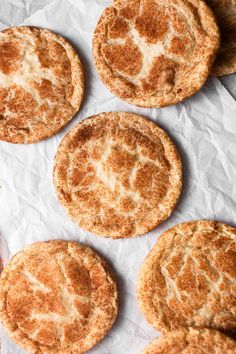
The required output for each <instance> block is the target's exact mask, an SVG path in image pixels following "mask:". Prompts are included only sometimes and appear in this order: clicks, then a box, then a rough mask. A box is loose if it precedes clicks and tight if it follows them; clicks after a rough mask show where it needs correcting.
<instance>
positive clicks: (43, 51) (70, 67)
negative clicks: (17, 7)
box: [0, 27, 84, 144]
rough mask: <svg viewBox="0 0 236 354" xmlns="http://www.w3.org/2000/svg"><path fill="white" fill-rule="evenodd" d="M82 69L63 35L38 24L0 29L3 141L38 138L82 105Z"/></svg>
mask: <svg viewBox="0 0 236 354" xmlns="http://www.w3.org/2000/svg"><path fill="white" fill-rule="evenodd" d="M83 95H84V74H83V69H82V65H81V62H80V59H79V57H78V54H77V53H76V52H75V50H74V49H73V47H72V46H71V44H70V43H69V42H68V41H67V40H65V39H64V38H63V37H61V36H59V35H57V34H55V33H53V32H51V31H48V30H46V29H40V28H35V27H12V28H9V29H6V30H4V31H2V32H0V140H4V141H7V142H11V143H18V144H25V143H35V142H38V141H40V140H42V139H45V138H48V137H50V136H51V135H53V134H55V133H56V132H58V131H59V130H60V129H61V128H62V127H63V126H64V125H65V124H66V123H67V122H68V121H69V120H70V119H71V118H72V117H73V116H74V114H75V113H76V112H77V111H78V110H79V108H80V105H81V102H82V99H83Z"/></svg>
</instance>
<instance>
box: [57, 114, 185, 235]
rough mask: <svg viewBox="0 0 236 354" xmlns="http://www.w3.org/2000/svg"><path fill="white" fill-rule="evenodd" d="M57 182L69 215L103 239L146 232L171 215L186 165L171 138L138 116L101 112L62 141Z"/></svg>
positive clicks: (59, 150) (77, 127)
mask: <svg viewBox="0 0 236 354" xmlns="http://www.w3.org/2000/svg"><path fill="white" fill-rule="evenodd" d="M54 185H55V188H56V192H57V196H58V199H59V201H60V202H61V204H62V205H63V206H64V207H65V208H66V210H67V212H68V214H69V216H70V217H71V219H72V220H73V221H74V222H75V223H78V224H79V225H80V226H81V227H83V228H84V229H86V230H88V231H91V232H94V233H95V234H97V235H100V236H103V237H113V238H121V237H123V238H124V237H134V236H137V235H141V234H144V233H146V232H148V231H150V230H152V229H153V228H155V227H156V226H157V225H158V224H160V223H161V222H163V221H164V220H165V219H166V218H167V217H169V216H170V214H171V212H172V211H173V209H174V207H175V205H176V203H177V201H178V199H179V196H180V192H181V188H182V166H181V161H180V158H179V155H178V152H177V150H176V148H175V146H174V144H173V143H172V141H171V139H170V138H169V136H168V135H167V134H166V133H165V132H164V131H163V130H162V129H160V128H159V127H158V126H157V125H156V124H154V123H153V122H150V121H149V120H147V119H145V118H142V117H140V116H138V115H136V114H132V113H124V112H119V113H117V112H110V113H102V114H99V115H96V116H93V117H91V118H88V119H85V120H83V121H82V122H80V123H79V124H77V125H76V126H75V127H74V128H73V129H71V131H69V133H68V134H67V135H66V136H65V138H64V139H63V140H62V142H61V144H60V146H59V148H58V151H57V154H56V157H55V167H54Z"/></svg>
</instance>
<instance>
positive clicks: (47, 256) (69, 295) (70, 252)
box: [0, 240, 118, 354]
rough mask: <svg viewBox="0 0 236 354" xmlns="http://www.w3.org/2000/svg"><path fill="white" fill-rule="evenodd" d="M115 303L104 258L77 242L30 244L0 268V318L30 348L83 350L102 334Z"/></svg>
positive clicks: (55, 353)
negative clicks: (2, 268) (0, 269)
mask: <svg viewBox="0 0 236 354" xmlns="http://www.w3.org/2000/svg"><path fill="white" fill-rule="evenodd" d="M117 309H118V295H117V287H116V282H115V279H114V277H113V275H112V274H111V271H110V270H109V268H108V266H107V265H106V263H105V261H104V260H103V259H102V258H101V257H100V256H98V255H97V254H96V253H95V252H94V251H93V250H92V249H90V248H89V247H85V246H82V245H80V244H78V243H76V242H68V241H60V240H58V241H49V242H38V243H35V244H33V245H30V246H28V247H26V248H25V249H23V250H22V251H21V252H19V253H17V254H16V255H15V256H14V257H13V258H12V259H11V260H10V262H9V263H8V264H7V265H6V266H5V268H4V270H3V272H2V274H1V279H0V320H1V322H2V324H3V326H4V327H5V329H6V330H7V332H8V334H9V335H10V337H11V338H12V339H13V340H14V341H15V342H16V343H17V344H18V345H20V346H21V347H22V348H24V349H26V350H27V351H28V352H29V353H34V354H36V353H37V354H41V353H45V354H49V353H50V354H71V353H76V354H81V353H84V352H86V351H87V350H89V349H90V348H92V347H93V346H94V345H95V344H96V343H97V342H99V341H100V340H101V339H102V338H103V337H104V336H105V335H106V334H107V332H108V331H109V330H110V328H111V326H112V324H113V323H114V321H115V319H116V315H117Z"/></svg>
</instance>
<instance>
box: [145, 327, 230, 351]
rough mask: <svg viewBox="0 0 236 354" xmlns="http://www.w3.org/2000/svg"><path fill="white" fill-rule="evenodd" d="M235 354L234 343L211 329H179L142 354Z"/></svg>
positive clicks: (150, 345)
mask: <svg viewBox="0 0 236 354" xmlns="http://www.w3.org/2000/svg"><path fill="white" fill-rule="evenodd" d="M182 353H186V354H204V353H205V354H206V353H207V354H223V353H225V354H226V353H227V354H235V353H236V342H235V341H234V340H233V339H231V338H229V337H227V336H225V335H224V334H222V333H220V332H218V331H215V330H213V329H207V328H201V329H196V328H195V329H194V328H181V329H179V330H176V331H172V332H169V333H167V334H165V335H163V336H161V337H159V338H157V339H156V340H154V341H153V342H152V343H150V344H149V345H148V346H147V347H146V348H145V349H144V351H143V352H142V354H182Z"/></svg>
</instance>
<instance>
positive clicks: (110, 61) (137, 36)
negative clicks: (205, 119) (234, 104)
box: [93, 0, 220, 107]
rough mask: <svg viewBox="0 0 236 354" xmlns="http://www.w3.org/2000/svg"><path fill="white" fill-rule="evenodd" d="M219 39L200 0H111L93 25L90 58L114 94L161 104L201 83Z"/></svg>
mask: <svg viewBox="0 0 236 354" xmlns="http://www.w3.org/2000/svg"><path fill="white" fill-rule="evenodd" d="M219 38H220V34H219V29H218V26H217V24H216V21H215V17H214V16H213V14H212V12H211V10H210V9H209V8H208V6H207V5H206V4H205V2H203V1H201V0H189V1H188V0H165V1H164V0H115V1H114V2H113V3H112V5H111V6H110V7H108V8H106V10H105V11H104V13H103V14H102V16H101V18H100V20H99V22H98V24H97V27H96V30H95V33H94V39H93V58H94V62H95V65H96V68H97V71H98V73H99V75H100V77H101V79H102V81H103V82H104V84H105V85H106V86H107V87H108V89H109V90H111V91H112V92H113V93H114V94H115V95H116V96H118V97H120V98H121V99H123V100H125V101H127V102H129V103H132V104H135V105H137V106H142V107H163V106H167V105H171V104H175V103H177V102H180V101H182V100H184V99H185V98H186V97H189V96H191V95H193V94H194V93H195V92H196V91H197V90H199V89H200V88H201V87H202V86H203V84H204V82H205V80H206V79H207V77H208V74H209V72H210V70H211V66H212V63H213V60H214V58H215V54H216V52H217V50H218V48H219Z"/></svg>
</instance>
